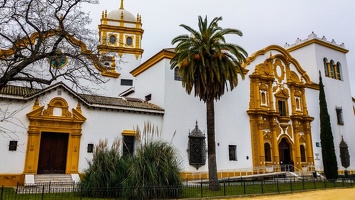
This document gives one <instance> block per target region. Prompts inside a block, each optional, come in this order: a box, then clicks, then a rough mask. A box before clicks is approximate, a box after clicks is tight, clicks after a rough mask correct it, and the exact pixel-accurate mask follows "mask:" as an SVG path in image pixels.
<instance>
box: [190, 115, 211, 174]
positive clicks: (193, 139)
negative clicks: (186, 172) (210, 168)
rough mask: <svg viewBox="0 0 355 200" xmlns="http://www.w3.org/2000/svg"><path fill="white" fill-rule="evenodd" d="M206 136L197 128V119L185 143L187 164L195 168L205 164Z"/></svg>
mask: <svg viewBox="0 0 355 200" xmlns="http://www.w3.org/2000/svg"><path fill="white" fill-rule="evenodd" d="M206 153H207V148H206V136H205V135H204V134H203V133H202V131H201V130H200V129H199V128H198V125H197V121H196V126H195V129H193V130H192V131H191V132H190V133H189V141H188V144H187V155H188V157H189V164H190V165H192V166H193V167H195V168H196V169H198V168H200V167H201V166H203V165H205V164H206Z"/></svg>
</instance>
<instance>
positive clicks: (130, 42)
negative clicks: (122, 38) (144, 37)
mask: <svg viewBox="0 0 355 200" xmlns="http://www.w3.org/2000/svg"><path fill="white" fill-rule="evenodd" d="M132 42H133V40H132V37H127V38H126V44H127V45H129V46H131V45H132Z"/></svg>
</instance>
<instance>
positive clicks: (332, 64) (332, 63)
mask: <svg viewBox="0 0 355 200" xmlns="http://www.w3.org/2000/svg"><path fill="white" fill-rule="evenodd" d="M329 77H330V78H335V72H334V61H333V60H330V66H329Z"/></svg>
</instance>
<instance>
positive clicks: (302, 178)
mask: <svg viewBox="0 0 355 200" xmlns="http://www.w3.org/2000/svg"><path fill="white" fill-rule="evenodd" d="M302 188H303V190H304V176H303V177H302Z"/></svg>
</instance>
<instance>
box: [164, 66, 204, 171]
mask: <svg viewBox="0 0 355 200" xmlns="http://www.w3.org/2000/svg"><path fill="white" fill-rule="evenodd" d="M169 62H170V60H168V59H166V61H165V66H164V69H165V76H164V77H165V80H164V81H165V88H164V102H163V103H164V104H163V105H164V109H165V114H164V126H163V132H164V135H163V137H164V139H165V140H168V141H173V144H174V146H175V147H176V148H177V150H178V154H179V155H180V158H181V159H182V166H183V167H182V168H183V170H184V171H207V161H206V165H205V166H202V167H200V168H199V169H198V170H196V169H195V168H194V167H192V166H190V165H189V160H188V153H187V148H188V135H189V133H190V132H191V131H192V130H193V129H194V128H195V125H196V121H197V122H198V127H199V129H200V130H201V131H202V132H203V133H204V134H205V136H206V145H207V128H206V106H205V104H204V103H203V102H202V101H200V99H199V98H198V97H197V98H196V97H194V94H191V95H188V94H187V93H186V92H185V89H184V88H183V87H182V85H181V84H182V82H181V81H175V80H174V70H171V69H170V64H169Z"/></svg>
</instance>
